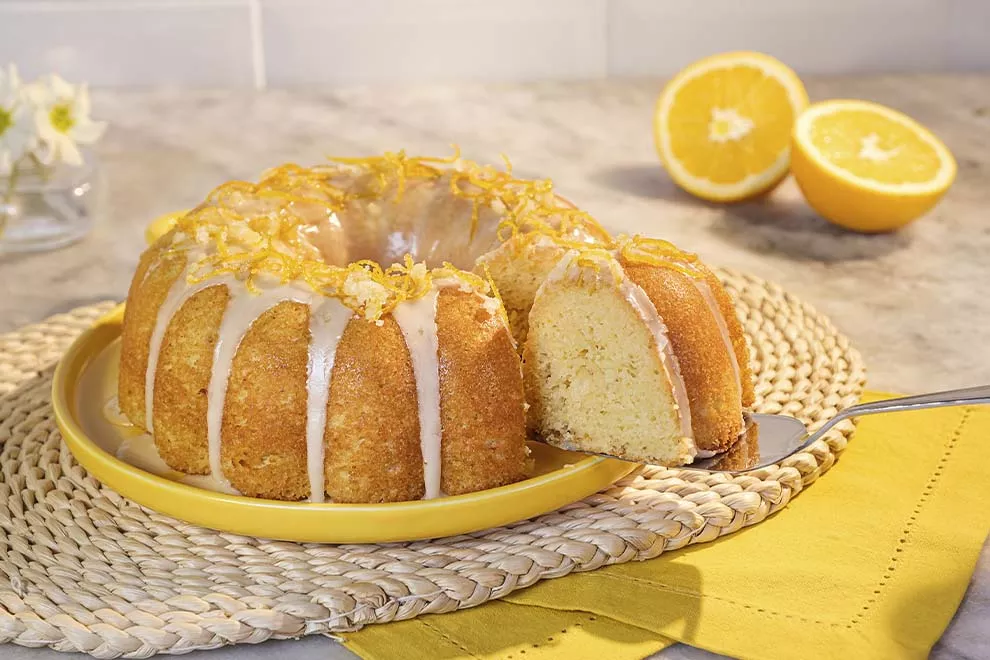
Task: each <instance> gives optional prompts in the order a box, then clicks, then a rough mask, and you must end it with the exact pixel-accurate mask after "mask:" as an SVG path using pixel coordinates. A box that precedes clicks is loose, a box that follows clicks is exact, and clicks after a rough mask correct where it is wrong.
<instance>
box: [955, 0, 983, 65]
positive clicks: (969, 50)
mask: <svg viewBox="0 0 990 660" xmlns="http://www.w3.org/2000/svg"><path fill="white" fill-rule="evenodd" d="M948 5H949V26H948V31H947V35H948V44H949V47H948V54H947V57H948V68H950V69H953V70H962V71H987V70H990V1H988V0H949V2H948Z"/></svg>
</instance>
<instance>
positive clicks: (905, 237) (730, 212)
mask: <svg viewBox="0 0 990 660" xmlns="http://www.w3.org/2000/svg"><path fill="white" fill-rule="evenodd" d="M592 179H593V180H594V181H595V182H596V183H598V184H602V185H605V186H606V187H608V188H611V189H613V190H615V191H618V192H621V193H625V194H628V195H633V196H636V197H640V198H644V199H657V200H666V201H667V202H671V203H674V204H677V205H681V206H688V207H695V208H700V209H708V210H710V212H711V215H712V217H713V220H711V221H710V225H711V226H710V231H711V233H712V234H714V235H715V236H717V237H719V238H720V239H722V240H724V241H726V242H728V243H732V244H734V245H737V246H738V247H740V248H742V249H744V250H747V251H748V252H753V253H756V254H777V255H780V256H785V257H787V258H789V259H791V260H799V261H817V262H824V263H842V262H848V261H859V260H867V259H876V258H877V257H880V256H883V255H886V254H890V253H893V252H898V251H900V250H903V249H906V248H908V247H909V246H910V244H911V241H912V238H911V236H912V230H911V228H907V229H905V230H901V231H899V232H895V233H890V234H858V233H856V232H852V231H848V230H845V229H842V228H840V227H837V226H835V225H832V224H830V223H829V222H827V221H826V220H824V219H823V218H821V217H820V216H819V215H818V214H817V213H815V212H814V210H812V209H811V208H810V207H809V206H808V205H807V204H805V202H804V200H803V199H802V198H801V195H800V192H799V191H798V190H797V185H796V184H795V183H794V182H793V180H790V179H788V180H785V181H784V182H783V183H782V184H781V185H780V186H779V187H778V188H777V189H775V190H774V191H771V192H770V193H769V194H767V195H764V196H761V197H757V198H755V199H753V200H750V201H746V202H739V203H735V204H716V203H712V202H706V201H705V200H702V199H699V198H697V197H694V196H692V195H690V194H688V193H686V192H684V191H683V190H681V189H680V188H678V187H677V185H676V184H675V183H674V182H673V181H672V180H671V179H670V177H669V176H667V174H666V173H665V172H664V171H663V168H661V167H660V166H659V165H621V166H618V167H612V168H608V169H605V170H601V171H599V172H597V173H594V174H593V175H592Z"/></svg>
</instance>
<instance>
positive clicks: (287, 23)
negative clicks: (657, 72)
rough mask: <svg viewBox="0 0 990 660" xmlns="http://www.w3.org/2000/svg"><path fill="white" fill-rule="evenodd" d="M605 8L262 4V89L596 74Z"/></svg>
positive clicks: (399, 2) (523, 0) (588, 1)
mask: <svg viewBox="0 0 990 660" xmlns="http://www.w3.org/2000/svg"><path fill="white" fill-rule="evenodd" d="M605 23H606V0H581V1H577V2H575V1H574V0H498V1H486V0H416V1H413V2H410V1H409V0H366V1H365V2H360V3H359V2H354V1H353V0H324V1H319V0H288V1H287V0H273V1H267V0H263V2H262V25H263V33H264V44H265V53H266V62H267V68H268V78H269V81H270V82H271V83H272V84H276V85H277V84H300V83H307V82H320V83H330V84H362V83H379V82H386V83H391V82H400V81H410V80H414V81H415V80H420V81H421V80H531V79H540V78H598V77H602V76H604V75H605V73H606V70H605V61H606V60H605V51H606V45H605V37H606V34H605V31H604V30H603V29H602V28H603V26H604V25H605Z"/></svg>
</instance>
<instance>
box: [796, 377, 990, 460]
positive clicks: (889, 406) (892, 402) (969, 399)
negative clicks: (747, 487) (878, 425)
mask: <svg viewBox="0 0 990 660" xmlns="http://www.w3.org/2000/svg"><path fill="white" fill-rule="evenodd" d="M981 403H990V385H978V386H976V387H966V388H963V389H961V390H946V391H944V392H932V393H930V394H918V395H916V396H903V397H899V398H897V399H885V400H883V401H873V402H871V403H860V404H857V405H855V406H849V407H848V408H846V409H845V410H842V411H840V412H839V413H838V414H836V415H835V417H833V418H832V419H830V420H828V421H827V422H825V423H824V424H823V425H822V426H821V427H820V428H819V429H818V430H817V431H815V432H814V433H812V434H811V435H810V436H808V439H807V440H805V442H804V443H802V445H803V446H805V447H806V446H808V445H810V444H811V443H812V442H814V441H815V440H817V439H818V438H820V437H822V436H823V435H825V433H826V432H828V430H829V429H831V428H832V427H833V426H835V425H836V424H838V423H839V422H841V421H843V420H846V419H849V418H851V417H860V416H862V415H875V414H877V413H887V412H901V411H905V410H922V409H924V408H942V407H945V406H966V405H976V404H981Z"/></svg>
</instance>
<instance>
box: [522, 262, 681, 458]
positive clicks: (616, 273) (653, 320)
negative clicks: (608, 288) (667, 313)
mask: <svg viewBox="0 0 990 660" xmlns="http://www.w3.org/2000/svg"><path fill="white" fill-rule="evenodd" d="M578 256H579V255H578V252H577V251H576V250H570V251H568V252H567V253H566V254H565V255H564V256H563V257H561V259H560V261H558V262H557V265H556V266H554V268H553V270H552V271H550V274H549V275H548V276H547V279H546V280H545V281H544V283H543V284H542V285H541V286H540V289H541V291H542V289H543V287H544V286H546V284H547V282H555V281H557V280H561V279H563V278H565V277H567V273H568V272H569V271H570V270H571V268H572V266H573V264H574V260H575V259H576V258H577V257H578ZM606 265H607V266H608V269H607V270H608V272H609V274H610V275H611V276H612V279H613V281H614V282H615V283H616V284H617V287H618V290H619V293H620V294H621V295H622V297H623V298H625V300H626V302H627V303H628V304H629V306H630V307H632V309H633V311H635V312H636V315H637V316H639V318H640V320H642V321H643V323H645V324H646V327H647V329H648V330H649V331H650V334H651V335H652V336H653V342H654V344H655V345H656V349H657V357H658V358H659V359H660V364H661V366H662V367H663V371H664V375H665V376H666V377H667V381H668V382H669V383H670V389H671V392H672V393H673V395H674V404H675V405H676V406H677V416H678V418H679V420H680V424H681V435H682V436H683V437H684V438H687V439H688V440H691V441H692V442H691V446H692V449H694V442H693V440H694V431H693V430H692V428H691V405H690V402H689V400H688V395H687V387H686V386H685V385H684V377H683V376H682V375H681V368H680V365H679V364H678V362H677V356H676V355H675V354H674V348H673V346H672V345H671V343H670V338H669V337H668V336H667V326H666V325H664V323H663V318H661V316H660V313H659V312H657V308H656V305H654V304H653V301H652V300H650V297H649V296H648V295H646V292H645V291H643V288H642V287H640V286H639V285H638V284H636V283H635V282H633V281H632V280H631V279H629V277H628V276H627V275H626V273H625V271H624V270H623V269H622V265H621V264H620V263H619V262H618V260H617V259H615V258H611V257H610V258H609V260H608V262H607V263H606ZM603 270H604V269H603ZM537 296H539V293H537Z"/></svg>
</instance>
